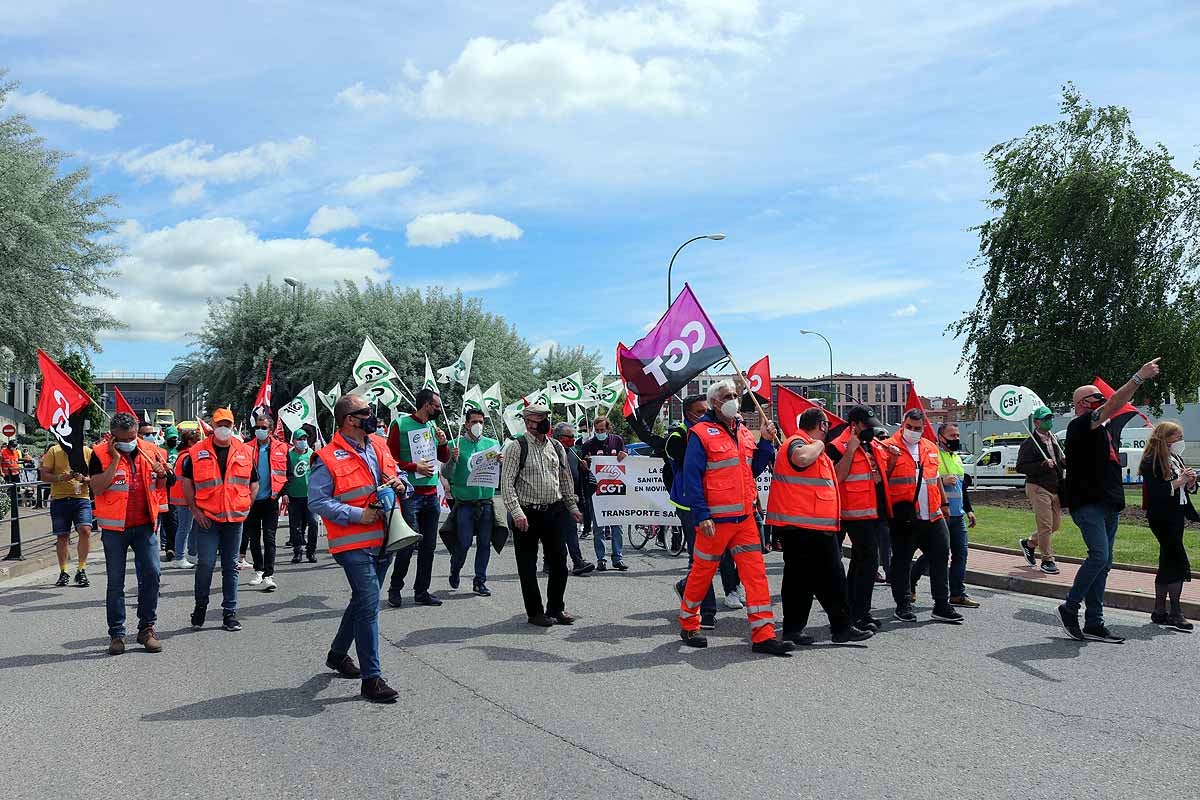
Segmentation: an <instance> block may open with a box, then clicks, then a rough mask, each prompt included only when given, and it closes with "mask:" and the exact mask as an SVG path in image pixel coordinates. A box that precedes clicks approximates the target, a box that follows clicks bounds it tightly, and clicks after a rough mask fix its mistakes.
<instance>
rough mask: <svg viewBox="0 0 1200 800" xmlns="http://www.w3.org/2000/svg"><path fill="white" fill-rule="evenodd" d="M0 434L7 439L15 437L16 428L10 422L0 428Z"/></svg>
mask: <svg viewBox="0 0 1200 800" xmlns="http://www.w3.org/2000/svg"><path fill="white" fill-rule="evenodd" d="M0 433H3V434H4V435H5V436H7V437H8V438H9V439H11V438H12V437H14V436H16V435H17V426H16V425H13V424H12V423H11V422H9V423H6V424H5V425H4V427H3V428H0Z"/></svg>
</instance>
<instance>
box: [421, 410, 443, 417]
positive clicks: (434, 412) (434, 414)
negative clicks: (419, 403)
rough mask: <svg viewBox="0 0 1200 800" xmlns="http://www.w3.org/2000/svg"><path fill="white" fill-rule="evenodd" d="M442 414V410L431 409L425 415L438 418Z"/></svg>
mask: <svg viewBox="0 0 1200 800" xmlns="http://www.w3.org/2000/svg"><path fill="white" fill-rule="evenodd" d="M441 415H442V412H441V411H430V412H429V413H427V414H426V415H425V416H427V417H429V418H430V419H437V418H438V417H440V416H441Z"/></svg>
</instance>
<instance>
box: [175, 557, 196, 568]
mask: <svg viewBox="0 0 1200 800" xmlns="http://www.w3.org/2000/svg"><path fill="white" fill-rule="evenodd" d="M171 563H172V565H173V566H174V567H175V569H194V568H195V566H196V565H195V564H193V563H192V562H190V561H188V560H187V559H186V558H177V559H175V560H174V561H173V562H171Z"/></svg>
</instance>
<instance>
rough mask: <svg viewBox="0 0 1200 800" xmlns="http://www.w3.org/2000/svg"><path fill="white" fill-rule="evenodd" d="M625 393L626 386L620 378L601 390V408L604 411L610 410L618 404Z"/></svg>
mask: <svg viewBox="0 0 1200 800" xmlns="http://www.w3.org/2000/svg"><path fill="white" fill-rule="evenodd" d="M624 393H625V384H624V383H622V382H621V379H620V378H617V379H616V380H615V381H613V382H612V383H610V384H609V385H608V386H605V387H604V388H603V389H601V390H600V406H601V407H602V408H604V409H606V410H607V409H610V408H612V407H613V406H615V405H616V404H617V401H618V400H620V399H621V395H622V394H624Z"/></svg>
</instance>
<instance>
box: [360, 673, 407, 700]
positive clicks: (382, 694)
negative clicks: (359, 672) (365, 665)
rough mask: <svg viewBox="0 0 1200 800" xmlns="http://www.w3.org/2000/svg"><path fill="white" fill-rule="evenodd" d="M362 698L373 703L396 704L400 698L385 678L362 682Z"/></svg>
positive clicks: (368, 679) (369, 679)
mask: <svg viewBox="0 0 1200 800" xmlns="http://www.w3.org/2000/svg"><path fill="white" fill-rule="evenodd" d="M362 696H363V697H365V698H366V699H368V700H370V701H371V702H372V703H394V702H396V698H397V697H399V696H400V693H399V692H397V691H396V690H395V689H393V688H392V687H390V686H388V685H387V683H385V682H384V680H383V678H367V679H366V680H365V681H363V682H362Z"/></svg>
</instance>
